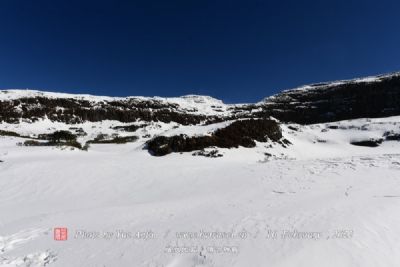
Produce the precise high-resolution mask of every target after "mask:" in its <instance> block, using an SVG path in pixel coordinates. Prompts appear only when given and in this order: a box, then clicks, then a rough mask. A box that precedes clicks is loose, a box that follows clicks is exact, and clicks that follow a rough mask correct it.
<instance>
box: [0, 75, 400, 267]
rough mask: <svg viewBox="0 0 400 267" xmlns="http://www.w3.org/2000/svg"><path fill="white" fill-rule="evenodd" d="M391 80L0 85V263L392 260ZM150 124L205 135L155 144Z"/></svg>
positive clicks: (260, 266)
mask: <svg viewBox="0 0 400 267" xmlns="http://www.w3.org/2000/svg"><path fill="white" fill-rule="evenodd" d="M399 81H400V79H399V75H398V74H391V75H386V76H379V77H369V78H366V79H359V80H352V81H340V82H334V83H329V84H324V85H322V84H319V85H312V86H309V87H303V88H302V89H297V90H290V91H286V92H283V93H281V94H279V95H277V96H276V97H273V98H269V99H267V100H266V101H265V102H260V103H257V104H242V105H226V104H224V103H222V102H221V101H219V100H216V99H213V98H211V97H206V96H193V95H190V96H183V97H177V98H161V97H154V98H147V97H126V98H114V97H103V96H90V95H71V94H60V93H50V92H40V91H31V90H7V91H0V111H1V112H0V266H1V267H3V266H4V267H11V266H13V267H14V266H30V267H35V266H54V267H56V266H60V267H70V266H85V267H87V266H93V267H97V266H107V267H109V266H117V267H124V266H143V267H221V266H223V267H225V266H226V267H228V266H229V267H241V266H252V267H253V266H254V267H265V266H273V267H283V266H285V267H286V266H287V267H292V266H300V267H301V266H307V267H310V266H315V267H320V266H332V267H333V266H334V267H337V266H344V267H352V266H362V267H369V266H370V267H377V266H382V267H388V266H389V267H397V266H400V254H399V253H398V251H400V242H399V241H400V228H399V227H398V225H399V224H400V216H399V214H400V208H399V207H400V205H399V200H400V180H399V177H400V153H399V151H400V112H398V110H397V109H396V107H398V106H399V102H398V100H399V96H400V93H399V90H400V86H399ZM358 97H360V99H361V100H359V99H358ZM367 104H368V105H367ZM363 105H364V109H362V108H361V107H362V106H363ZM332 113H334V114H332ZM379 115H384V116H379ZM270 116H272V117H270ZM255 125H256V126H255ZM265 125H270V127H271V128H272V127H276V129H275V130H274V131H273V132H272V134H274V136H275V138H272V134H271V132H269V131H268V130H269V129H265V128H263V127H262V126H265ZM233 126H234V127H233ZM240 127H242V128H240ZM243 127H249V128H248V129H243ZM226 129H229V131H228V132H227V130H226ZM249 129H251V131H254V133H255V136H256V134H260V133H261V134H262V135H264V137H266V136H267V137H268V138H266V139H257V138H253V139H251V138H250V137H249V136H251V134H249ZM223 130H225V131H223ZM66 131H68V132H69V133H68V132H66ZM264 131H265V132H264ZM221 132H223V133H224V134H223V135H222V134H221ZM243 133H247V135H246V136H241V135H242V134H243ZM56 134H57V135H56ZM60 134H63V135H62V138H64V139H65V140H62V141H61V142H60ZM57 136H58V137H57ZM71 136H72V137H71ZM221 136H223V137H227V138H230V139H231V141H232V140H234V141H237V140H239V141H240V142H242V141H245V142H242V143H241V144H247V145H246V147H244V146H238V147H237V148H235V145H236V144H237V143H234V142H233V141H232V142H233V143H229V145H232V146H229V145H227V142H222V143H221ZM133 137H134V138H133ZM160 137H162V138H164V139H166V140H170V139H169V138H175V139H173V142H171V144H169V145H176V146H177V147H179V146H182V143H183V141H185V140H186V141H185V142H187V143H188V144H189V145H190V146H192V147H196V146H193V144H194V145H198V144H199V143H200V141H202V142H203V143H205V144H207V142H209V141H210V140H211V141H215V142H214V143H213V144H217V145H216V147H209V146H208V147H205V148H204V151H191V150H190V149H187V148H188V147H184V149H183V150H180V151H189V152H182V153H170V154H168V155H165V156H162V157H155V156H153V155H152V154H151V153H149V151H148V150H147V149H148V145H149V142H150V140H154V139H155V138H160ZM57 138H58V139H57ZM71 138H72V139H71ZM124 138H125V139H124ZM207 138H208V139H207ZM213 138H214V139H213ZM218 138H219V139H218ZM187 140H189V141H187ZM216 140H217V141H216ZM218 140H219V142H220V143H218ZM257 140H261V141H262V142H261V141H257ZM122 141H123V142H122ZM125 141H126V142H125ZM222 141H226V140H222ZM220 144H221V146H220V147H218V145H220ZM253 144H254V146H253ZM221 147H232V148H230V149H229V148H221ZM174 151H175V150H174ZM177 151H178V152H179V150H177ZM216 155H217V156H216ZM214 156H215V157H214ZM60 228H62V229H63V230H62V231H65V229H67V236H62V235H58V234H59V232H57V231H59V230H60ZM64 234H65V232H64ZM61 237H63V238H64V237H67V238H66V239H67V240H65V241H57V240H55V238H61Z"/></svg>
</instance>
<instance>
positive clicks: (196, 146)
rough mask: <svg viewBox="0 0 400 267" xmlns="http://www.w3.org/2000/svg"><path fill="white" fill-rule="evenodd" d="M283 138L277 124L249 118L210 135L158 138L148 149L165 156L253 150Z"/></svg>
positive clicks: (272, 121)
mask: <svg viewBox="0 0 400 267" xmlns="http://www.w3.org/2000/svg"><path fill="white" fill-rule="evenodd" d="M281 138H282V132H281V129H280V127H279V124H278V123H277V122H276V121H274V120H266V119H260V120H254V119H249V120H240V121H235V122H233V123H232V124H230V125H229V126H227V127H225V128H221V129H218V130H216V131H215V132H214V133H212V134H211V135H207V136H193V137H189V136H187V135H176V136H171V137H166V136H158V137H155V138H153V139H152V140H150V141H149V142H147V147H146V148H147V149H148V150H149V152H150V153H151V154H153V155H155V156H163V155H166V154H169V153H172V152H190V151H194V150H202V149H204V148H207V147H220V148H232V147H238V146H243V147H254V146H255V145H256V143H255V141H258V142H267V141H268V140H271V141H274V142H277V141H279V140H280V139H281Z"/></svg>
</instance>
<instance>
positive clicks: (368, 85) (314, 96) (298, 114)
mask: <svg viewBox="0 0 400 267" xmlns="http://www.w3.org/2000/svg"><path fill="white" fill-rule="evenodd" d="M309 87H311V88H307V89H304V90H296V89H295V90H289V91H285V92H283V93H280V94H278V95H276V96H274V97H271V98H268V99H266V100H265V105H264V107H263V112H261V113H260V115H261V114H264V115H271V116H273V117H275V118H277V119H279V120H281V121H283V122H295V123H300V124H312V123H322V122H332V121H339V120H347V119H356V118H366V117H370V118H377V117H387V116H394V115H400V74H399V73H397V74H392V75H386V76H378V77H376V78H375V80H373V81H366V80H364V81H362V80H361V81H360V80H359V81H357V80H353V81H344V82H338V83H326V84H316V85H311V86H309Z"/></svg>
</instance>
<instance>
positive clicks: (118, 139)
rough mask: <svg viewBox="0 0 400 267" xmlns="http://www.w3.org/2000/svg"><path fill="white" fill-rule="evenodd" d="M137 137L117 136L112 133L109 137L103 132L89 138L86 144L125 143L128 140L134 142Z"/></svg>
mask: <svg viewBox="0 0 400 267" xmlns="http://www.w3.org/2000/svg"><path fill="white" fill-rule="evenodd" d="M137 139H138V137H137V136H134V135H133V136H119V135H114V136H111V137H109V136H108V135H105V134H99V135H98V136H96V138H94V139H93V140H89V141H88V142H87V144H126V143H130V142H135V141H136V140H137Z"/></svg>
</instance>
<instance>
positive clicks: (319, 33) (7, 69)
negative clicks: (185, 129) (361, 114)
mask: <svg viewBox="0 0 400 267" xmlns="http://www.w3.org/2000/svg"><path fill="white" fill-rule="evenodd" d="M399 11H400V1H370V0H363V1H361V0H360V1H352V0H346V1H344V0H325V1H316V0H315V1H311V0H309V1H307V0H305V1H301V0H297V1H290V0H287V1H285V0H282V1H277V0H274V1H261V0H260V1H252V0H246V1H244V0H243V1H217V0H216V1H208V0H184V1H166V0H162V1H151V0H146V1H134V0H131V1H111V0H110V1H84V0H81V1H75V0H67V1H63V0H58V1H54V0H49V1H43V0H37V1H32V0H27V1H23V0H2V1H0V88H2V89H5V88H35V89H43V90H52V91H62V92H71V93H91V94H101V95H115V96H126V95H146V96H153V95H159V96H179V95H184V94H206V95H211V96H214V97H217V98H220V99H223V100H224V101H225V102H228V103H232V102H254V101H258V100H260V99H262V98H263V97H265V96H268V95H271V94H273V93H276V92H278V91H280V90H282V89H285V88H291V87H295V86H298V85H302V84H307V83H312V82H321V81H327V80H335V79H346V78H353V77H358V76H366V75H372V74H379V73H385V72H391V71H396V70H400V16H399Z"/></svg>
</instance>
